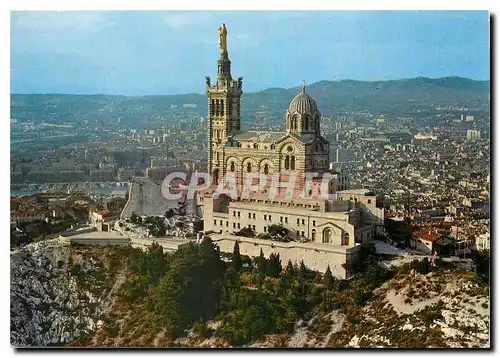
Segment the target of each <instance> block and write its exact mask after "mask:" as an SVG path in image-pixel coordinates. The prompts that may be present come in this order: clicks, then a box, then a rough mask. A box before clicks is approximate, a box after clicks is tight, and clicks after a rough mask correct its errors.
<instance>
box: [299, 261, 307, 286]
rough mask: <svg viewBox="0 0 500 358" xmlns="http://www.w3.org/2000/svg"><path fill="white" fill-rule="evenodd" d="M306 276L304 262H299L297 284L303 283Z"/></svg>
mask: <svg viewBox="0 0 500 358" xmlns="http://www.w3.org/2000/svg"><path fill="white" fill-rule="evenodd" d="M306 275H307V267H306V265H305V264H304V260H300V266H299V271H298V272H297V279H298V280H299V282H304V280H305V279H306Z"/></svg>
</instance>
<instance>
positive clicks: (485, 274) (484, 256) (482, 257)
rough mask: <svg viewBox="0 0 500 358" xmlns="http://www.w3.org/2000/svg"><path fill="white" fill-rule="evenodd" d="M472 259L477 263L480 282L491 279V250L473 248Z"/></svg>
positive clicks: (486, 281)
mask: <svg viewBox="0 0 500 358" xmlns="http://www.w3.org/2000/svg"><path fill="white" fill-rule="evenodd" d="M472 259H473V260H474V263H475V265H476V279H477V280H478V281H479V282H483V283H489V281H490V251H489V250H486V251H478V250H472Z"/></svg>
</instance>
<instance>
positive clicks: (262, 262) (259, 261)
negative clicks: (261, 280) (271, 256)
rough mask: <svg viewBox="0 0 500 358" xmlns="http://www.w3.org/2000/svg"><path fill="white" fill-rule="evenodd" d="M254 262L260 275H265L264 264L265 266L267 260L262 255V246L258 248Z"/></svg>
mask: <svg viewBox="0 0 500 358" xmlns="http://www.w3.org/2000/svg"><path fill="white" fill-rule="evenodd" d="M255 263H256V264H257V268H258V270H259V273H260V275H261V276H262V277H263V276H265V275H266V266H267V260H266V258H265V256H264V252H263V251H262V248H261V249H260V255H259V257H257V258H256V259H255Z"/></svg>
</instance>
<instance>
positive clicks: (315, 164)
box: [314, 160, 318, 168]
mask: <svg viewBox="0 0 500 358" xmlns="http://www.w3.org/2000/svg"><path fill="white" fill-rule="evenodd" d="M314 167H315V168H317V167H318V161H317V160H315V161H314Z"/></svg>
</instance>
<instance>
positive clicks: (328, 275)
mask: <svg viewBox="0 0 500 358" xmlns="http://www.w3.org/2000/svg"><path fill="white" fill-rule="evenodd" d="M323 284H324V285H325V288H326V289H327V290H331V289H332V288H333V276H332V271H331V270H330V265H328V267H327V268H326V271H325V275H324V276H323Z"/></svg>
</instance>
